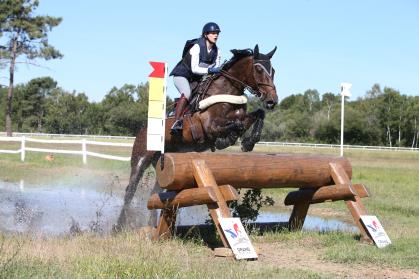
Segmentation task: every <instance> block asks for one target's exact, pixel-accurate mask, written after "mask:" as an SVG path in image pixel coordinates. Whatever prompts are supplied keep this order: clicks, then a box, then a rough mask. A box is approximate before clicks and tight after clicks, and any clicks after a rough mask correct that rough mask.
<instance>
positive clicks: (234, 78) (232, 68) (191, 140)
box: [114, 45, 278, 231]
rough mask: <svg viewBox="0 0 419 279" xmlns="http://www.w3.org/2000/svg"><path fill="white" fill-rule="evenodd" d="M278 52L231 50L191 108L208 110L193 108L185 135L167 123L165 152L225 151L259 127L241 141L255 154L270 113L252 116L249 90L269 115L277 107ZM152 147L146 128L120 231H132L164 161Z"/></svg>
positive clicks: (136, 149)
mask: <svg viewBox="0 0 419 279" xmlns="http://www.w3.org/2000/svg"><path fill="white" fill-rule="evenodd" d="M275 51H276V47H275V48H274V49H273V50H272V51H271V52H269V53H268V54H262V53H260V52H259V47H258V45H256V46H255V48H254V50H251V49H245V50H231V52H232V53H233V57H232V58H231V59H230V61H228V62H226V63H225V64H224V65H223V66H222V70H221V72H220V74H217V75H214V76H212V77H211V78H209V79H208V80H207V81H206V82H203V84H205V85H204V87H205V89H204V91H203V92H201V94H196V95H198V96H195V99H194V98H192V99H191V104H197V103H199V104H203V105H202V106H201V108H200V109H199V110H197V111H195V112H194V108H193V107H192V108H190V109H191V111H192V112H191V113H190V114H189V115H185V116H184V125H183V131H182V135H172V134H171V131H170V127H171V126H172V124H173V123H174V121H175V119H174V118H173V117H167V118H166V123H165V127H166V130H165V151H167V152H189V151H197V152H202V151H206V150H209V149H211V151H215V150H220V149H224V148H227V147H229V146H231V145H233V144H235V143H236V141H237V140H238V138H240V137H242V136H243V135H245V132H246V131H247V130H249V129H250V127H252V126H253V128H252V131H251V132H250V135H248V136H244V137H243V139H242V141H241V149H242V151H244V152H248V151H252V150H253V147H254V145H255V144H256V143H257V142H258V141H259V140H260V136H261V133H262V128H263V121H264V117H265V111H264V110H263V109H257V110H255V111H253V112H250V113H247V111H246V101H245V100H246V99H245V97H244V94H245V90H248V91H249V92H251V94H253V95H255V96H257V97H259V99H260V100H261V101H262V102H263V104H264V107H265V108H266V109H268V110H272V109H274V107H275V105H277V103H278V96H277V93H276V87H275V85H274V82H273V80H274V73H275V70H274V69H273V67H272V65H271V61H270V59H271V58H272V56H273V55H274V53H275ZM201 88H202V86H201ZM243 98H244V100H243ZM201 99H202V100H201ZM200 100H201V101H200ZM191 106H192V105H191ZM146 143H147V127H144V128H142V129H140V130H139V132H138V133H137V135H136V138H135V141H134V145H133V149H132V155H131V174H130V178H129V182H128V185H127V187H126V191H125V197H124V205H123V208H122V210H121V213H120V215H119V218H118V221H117V224H116V225H115V227H114V229H115V230H116V231H118V230H120V229H122V228H123V227H125V225H126V219H127V212H128V209H129V206H130V203H131V201H132V199H133V197H134V194H135V192H136V191H137V187H138V183H139V181H140V180H141V178H142V176H143V174H144V172H145V170H146V169H147V168H148V167H149V166H150V165H153V166H154V168H155V167H156V163H157V160H158V159H159V157H160V155H161V154H160V152H157V151H147V147H146V145H147V144H146Z"/></svg>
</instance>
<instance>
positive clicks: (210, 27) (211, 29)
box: [202, 22, 221, 35]
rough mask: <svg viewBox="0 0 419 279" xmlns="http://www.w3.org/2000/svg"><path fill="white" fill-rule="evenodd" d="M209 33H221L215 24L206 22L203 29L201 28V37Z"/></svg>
mask: <svg viewBox="0 0 419 279" xmlns="http://www.w3.org/2000/svg"><path fill="white" fill-rule="evenodd" d="M209 32H218V33H220V32H221V29H220V26H218V24H217V23H215V22H208V23H207V24H205V25H204V27H203V28H202V35H204V34H206V33H209Z"/></svg>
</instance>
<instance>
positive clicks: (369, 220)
mask: <svg viewBox="0 0 419 279" xmlns="http://www.w3.org/2000/svg"><path fill="white" fill-rule="evenodd" d="M361 221H362V223H363V224H364V226H365V227H366V228H367V230H368V232H369V234H370V235H371V237H372V239H373V240H374V242H375V245H377V247H378V248H384V247H386V246H387V245H390V244H391V240H390V238H389V237H388V235H387V233H386V232H385V231H384V228H383V226H382V225H381V223H380V221H378V218H377V217H376V216H373V215H361Z"/></svg>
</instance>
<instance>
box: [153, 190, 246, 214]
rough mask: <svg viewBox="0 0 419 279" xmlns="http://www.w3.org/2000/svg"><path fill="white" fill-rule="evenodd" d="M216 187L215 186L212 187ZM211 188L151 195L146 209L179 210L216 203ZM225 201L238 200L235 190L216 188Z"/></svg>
mask: <svg viewBox="0 0 419 279" xmlns="http://www.w3.org/2000/svg"><path fill="white" fill-rule="evenodd" d="M213 187H216V186H213ZM213 187H205V188H191V189H184V190H182V191H180V192H175V191H169V192H163V193H158V194H157V193H156V194H153V195H152V196H151V197H150V199H149V200H148V202H147V208H148V209H163V208H180V207H188V206H193V205H202V204H208V203H214V202H217V201H218V200H217V196H216V195H215V192H214V189H213ZM218 188H219V190H220V191H221V194H222V195H223V197H224V199H225V201H233V200H238V199H239V194H238V193H237V191H236V189H234V188H233V187H232V186H230V185H222V186H219V187H218Z"/></svg>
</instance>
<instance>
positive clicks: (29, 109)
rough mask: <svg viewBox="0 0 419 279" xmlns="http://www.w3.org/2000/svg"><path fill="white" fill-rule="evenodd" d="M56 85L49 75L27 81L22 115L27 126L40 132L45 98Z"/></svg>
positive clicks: (44, 110) (44, 111)
mask: <svg viewBox="0 0 419 279" xmlns="http://www.w3.org/2000/svg"><path fill="white" fill-rule="evenodd" d="M56 87H57V82H55V81H54V80H53V79H52V78H50V77H42V78H35V79H32V80H31V81H29V82H28V84H27V85H26V87H25V90H24V96H23V102H22V108H21V110H22V116H23V118H24V119H26V121H28V122H29V123H28V126H29V127H31V128H36V129H37V131H38V132H39V133H41V132H42V125H43V123H44V117H45V113H46V100H47V98H48V97H49V96H50V95H51V92H52V90H53V89H55V88H56Z"/></svg>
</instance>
